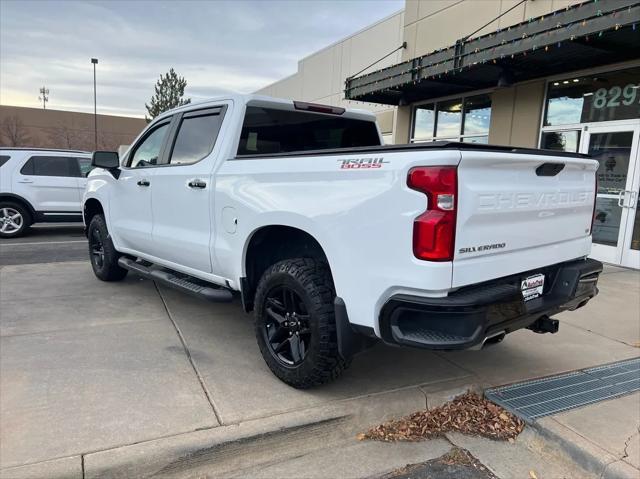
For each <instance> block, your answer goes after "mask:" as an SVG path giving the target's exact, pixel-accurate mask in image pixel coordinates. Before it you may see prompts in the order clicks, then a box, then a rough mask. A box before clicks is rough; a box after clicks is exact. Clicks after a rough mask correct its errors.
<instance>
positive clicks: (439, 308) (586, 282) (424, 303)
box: [379, 259, 602, 349]
mask: <svg viewBox="0 0 640 479" xmlns="http://www.w3.org/2000/svg"><path fill="white" fill-rule="evenodd" d="M601 272H602V263H600V262H599V261H595V260H592V259H586V260H577V261H570V262H566V263H560V264H556V265H552V266H547V267H544V268H539V269H536V270H533V271H527V272H523V273H520V274H516V275H512V276H508V277H505V278H499V279H496V280H492V281H488V282H485V283H480V284H477V285H473V286H469V287H465V288H461V289H459V290H457V291H455V292H454V293H452V294H450V295H449V296H447V297H444V298H424V297H418V296H410V295H395V296H392V297H391V298H390V299H389V300H388V301H387V302H386V303H385V305H384V306H383V307H382V310H381V311H380V317H379V322H380V332H381V335H382V339H383V340H384V341H385V342H387V343H391V344H399V345H406V346H414V347H420V348H426V349H467V348H473V347H476V346H479V345H482V344H483V343H484V341H485V339H487V338H492V337H497V336H502V335H503V333H504V334H507V333H511V332H513V331H515V330H517V329H521V328H525V327H528V326H531V325H532V324H533V323H534V322H535V321H536V320H538V319H539V318H541V317H544V316H551V315H554V314H557V313H559V312H561V311H565V310H574V309H577V308H579V307H582V306H584V305H585V304H586V303H587V302H588V301H589V300H590V299H591V298H593V297H594V296H595V295H596V294H598V288H597V282H598V277H599V275H600V273H601ZM536 273H543V274H544V275H545V286H544V290H543V294H542V295H541V296H540V297H538V298H535V299H531V300H529V301H527V302H525V301H524V300H523V297H522V293H521V291H520V284H521V281H522V280H523V279H525V278H527V277H529V276H531V275H532V274H536Z"/></svg>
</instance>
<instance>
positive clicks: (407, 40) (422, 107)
mask: <svg viewBox="0 0 640 479" xmlns="http://www.w3.org/2000/svg"><path fill="white" fill-rule="evenodd" d="M259 93H263V94H267V95H273V96H278V97H284V98H292V99H297V100H303V101H310V102H318V103H325V104H331V105H335V106H343V107H350V108H366V109H368V110H371V111H373V112H375V114H376V116H377V118H378V121H379V124H380V128H381V131H382V134H383V137H384V139H385V142H387V143H409V142H411V143H419V142H428V141H435V140H452V141H463V142H476V143H493V144H498V145H510V146H519V147H535V148H550V149H557V150H563V151H572V152H580V153H589V154H591V155H593V157H594V158H596V159H598V160H599V161H600V168H599V170H598V183H599V186H598V195H597V202H596V215H595V224H594V231H593V237H594V246H593V256H594V257H596V258H598V259H601V260H604V261H606V262H609V263H613V264H619V265H622V266H627V267H632V268H640V195H639V194H638V189H639V184H640V1H637V0H636V1H632V0H591V1H586V2H585V1H571V0H406V3H405V8H404V10H403V11H401V12H398V13H396V14H394V15H391V16H389V17H387V18H385V19H383V20H381V21H380V22H377V23H375V24H373V25H371V26H369V27H367V28H365V29H363V30H361V31H359V32H357V33H355V34H353V35H351V36H349V37H347V38H345V39H343V40H341V41H339V42H337V43H335V44H333V45H330V46H328V47H326V48H324V49H322V50H320V51H318V52H316V53H314V54H312V55H310V56H308V57H306V58H303V59H302V60H300V61H299V63H298V71H297V72H296V73H295V74H294V75H291V76H289V77H287V78H284V79H283V80H281V81H278V82H276V83H274V84H272V85H269V86H267V87H265V88H264V89H262V90H260V91H259Z"/></svg>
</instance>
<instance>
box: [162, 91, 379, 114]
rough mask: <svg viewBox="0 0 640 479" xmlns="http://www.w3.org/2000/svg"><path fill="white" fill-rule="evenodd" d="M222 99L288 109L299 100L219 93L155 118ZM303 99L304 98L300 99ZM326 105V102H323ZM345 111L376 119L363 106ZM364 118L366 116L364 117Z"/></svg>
mask: <svg viewBox="0 0 640 479" xmlns="http://www.w3.org/2000/svg"><path fill="white" fill-rule="evenodd" d="M221 101H232V102H234V103H240V104H244V105H246V104H248V103H257V104H259V103H265V104H267V103H268V104H269V105H270V106H274V105H280V106H281V107H286V109H290V108H291V109H293V108H294V101H298V100H291V99H287V98H276V97H272V96H267V95H257V94H255V93H247V94H242V93H232V94H228V95H218V96H214V97H211V98H207V99H206V100H202V101H198V102H195V103H189V104H187V105H183V106H179V107H177V108H173V109H171V110H167V111H165V112H164V113H162V114H161V115H158V116H157V117H156V118H154V120H156V119H158V118H163V117H165V116H168V115H171V114H174V113H176V112H180V111H183V110H190V109H192V108H193V107H194V106H196V107H198V106H201V107H206V106H209V105H212V106H213V104H215V103H219V102H221ZM300 101H302V100H300ZM311 103H314V102H311ZM322 105H323V106H324V104H322ZM326 106H335V105H326ZM345 113H346V116H348V117H353V116H361V117H366V119H368V120H373V119H375V114H374V113H372V112H371V111H369V110H364V109H362V108H345ZM363 119H364V118H363Z"/></svg>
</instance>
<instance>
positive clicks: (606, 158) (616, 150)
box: [588, 131, 633, 194]
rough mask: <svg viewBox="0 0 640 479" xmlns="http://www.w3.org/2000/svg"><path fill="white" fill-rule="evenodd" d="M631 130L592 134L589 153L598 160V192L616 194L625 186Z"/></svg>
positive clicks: (631, 138)
mask: <svg viewBox="0 0 640 479" xmlns="http://www.w3.org/2000/svg"><path fill="white" fill-rule="evenodd" d="M632 140H633V132H632V131H621V132H613V133H596V134H592V135H591V138H590V139H589V151H588V153H589V155H591V156H592V157H593V159H594V160H598V162H599V163H600V165H599V166H598V172H597V174H598V193H609V194H618V193H620V192H621V191H623V190H624V189H625V188H626V184H627V174H628V172H629V158H630V156H631V142H632Z"/></svg>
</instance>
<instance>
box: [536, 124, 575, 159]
mask: <svg viewBox="0 0 640 479" xmlns="http://www.w3.org/2000/svg"><path fill="white" fill-rule="evenodd" d="M579 147H580V130H569V131H545V132H543V133H542V141H541V142H540V148H543V149H545V150H558V151H568V152H571V153H577V152H578V148H579Z"/></svg>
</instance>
